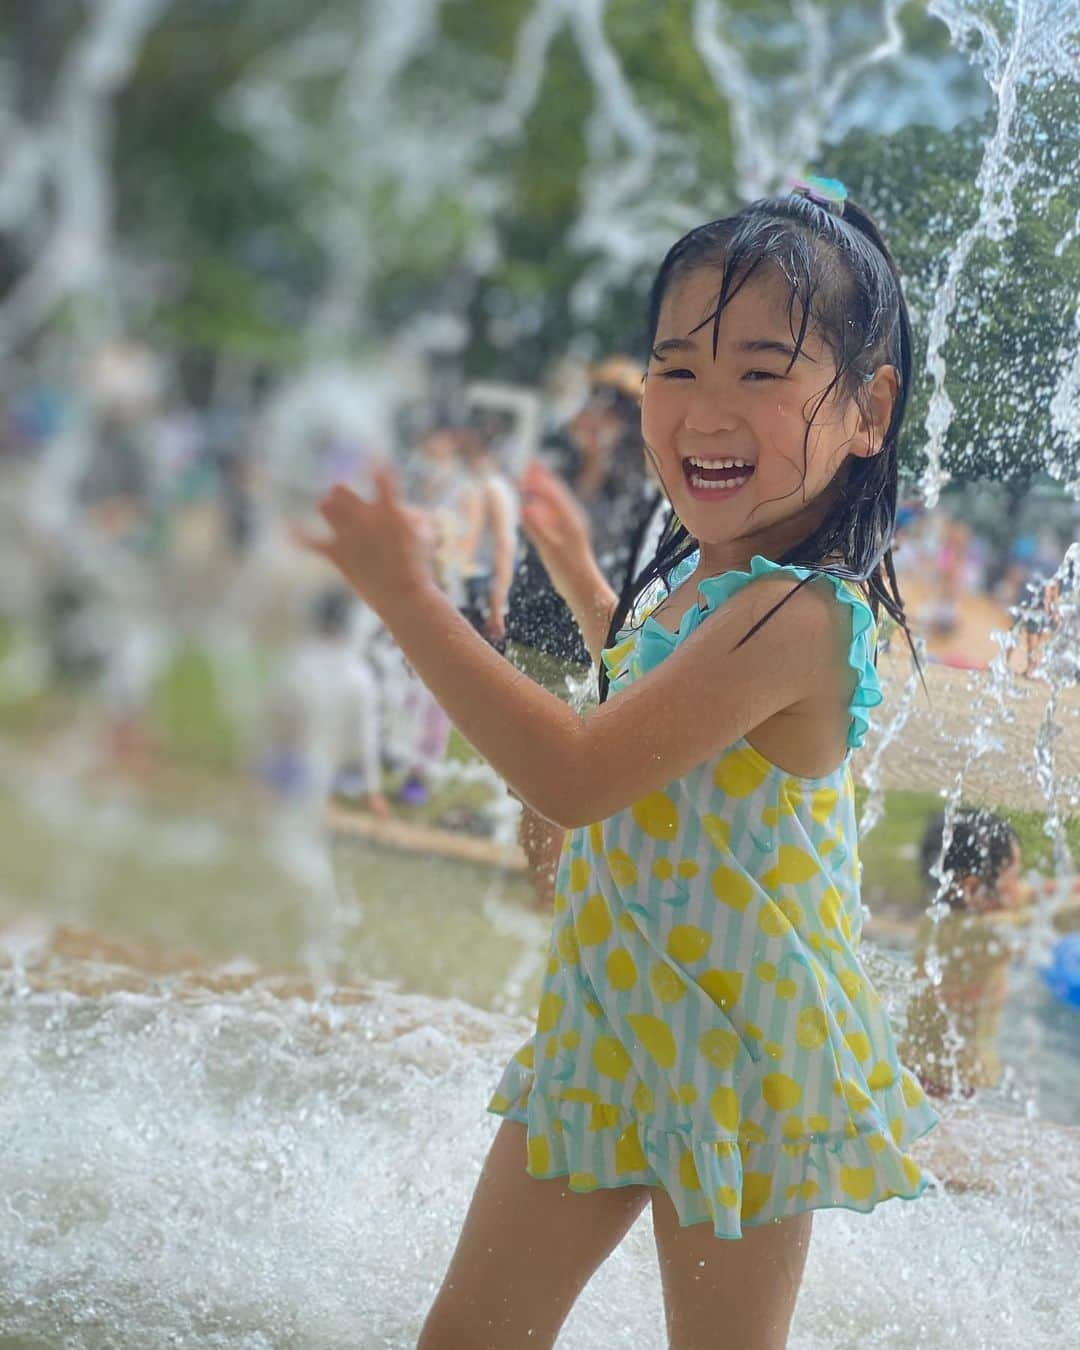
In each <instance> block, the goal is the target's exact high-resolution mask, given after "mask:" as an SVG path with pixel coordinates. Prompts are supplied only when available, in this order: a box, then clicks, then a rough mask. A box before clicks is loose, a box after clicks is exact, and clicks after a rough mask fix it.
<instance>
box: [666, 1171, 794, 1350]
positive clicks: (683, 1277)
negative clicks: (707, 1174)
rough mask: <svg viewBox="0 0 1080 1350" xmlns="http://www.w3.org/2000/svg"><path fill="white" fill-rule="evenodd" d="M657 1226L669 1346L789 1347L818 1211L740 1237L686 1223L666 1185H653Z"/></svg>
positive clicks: (711, 1349)
mask: <svg viewBox="0 0 1080 1350" xmlns="http://www.w3.org/2000/svg"><path fill="white" fill-rule="evenodd" d="M652 1196H653V1202H652V1212H653V1232H654V1233H655V1235H656V1250H657V1255H658V1256H659V1258H660V1278H661V1282H662V1284H663V1288H664V1311H665V1314H666V1316H667V1330H668V1345H669V1350H715V1348H716V1346H718V1345H719V1344H721V1340H718V1336H720V1335H721V1333H720V1331H719V1330H718V1329H719V1328H722V1329H723V1330H722V1343H723V1344H724V1345H726V1346H732V1347H735V1346H737V1347H738V1350H783V1347H784V1346H785V1345H786V1344H787V1337H788V1328H789V1327H790V1325H791V1318H792V1315H793V1313H794V1312H795V1300H796V1298H797V1297H798V1293H799V1284H800V1282H801V1281H802V1274H803V1267H804V1265H805V1264H806V1253H807V1251H808V1250H809V1247H810V1223H811V1215H809V1214H798V1215H796V1216H795V1217H794V1218H791V1219H779V1220H777V1221H776V1222H774V1223H764V1224H762V1225H761V1226H760V1227H757V1228H746V1229H744V1230H743V1236H742V1237H741V1238H739V1239H738V1240H736V1241H725V1240H724V1239H722V1238H718V1237H716V1235H715V1234H714V1233H713V1231H712V1225H711V1224H709V1223H695V1224H690V1225H689V1226H688V1227H686V1228H680V1227H679V1216H678V1215H677V1214H676V1212H675V1206H674V1205H673V1204H672V1203H671V1198H670V1197H669V1196H668V1194H667V1192H666V1191H663V1190H661V1189H660V1188H659V1187H654V1188H653V1191H652Z"/></svg>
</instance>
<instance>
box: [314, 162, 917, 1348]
mask: <svg viewBox="0 0 1080 1350" xmlns="http://www.w3.org/2000/svg"><path fill="white" fill-rule="evenodd" d="M649 331H650V345H651V355H650V360H649V366H648V370H647V373H646V376H645V386H644V399H643V405H642V431H643V436H644V440H645V443H646V446H647V449H648V453H649V455H650V457H651V459H652V462H653V464H654V466H655V469H656V472H657V476H658V478H659V479H660V481H661V482H662V483H663V485H664V489H665V491H666V493H667V494H668V496H669V497H670V500H671V502H672V506H673V508H674V513H675V523H674V525H673V527H672V528H671V529H669V530H668V531H667V533H666V535H665V537H664V538H663V539H662V540H661V543H660V545H659V549H658V554H657V557H656V558H655V560H654V561H653V562H652V564H651V565H650V566H649V567H647V568H646V569H645V570H644V572H643V573H642V575H641V576H640V577H639V578H638V579H637V582H636V584H635V585H633V586H632V587H628V589H627V592H626V593H625V594H623V595H622V596H621V597H616V596H615V595H614V594H613V593H612V592H611V591H610V589H609V588H608V587H607V585H606V583H605V582H604V581H603V579H602V576H601V574H600V572H599V570H598V569H597V567H596V565H595V561H594V560H593V559H592V557H591V555H590V553H589V550H588V545H587V540H586V537H585V535H584V533H583V532H582V531H581V530H580V528H579V523H578V522H577V521H576V518H575V517H574V515H573V513H572V512H567V511H564V510H563V508H562V506H561V505H560V501H561V499H560V497H559V495H558V494H557V493H548V492H546V491H545V482H546V479H545V475H544V474H543V473H542V472H539V471H536V470H534V471H533V472H532V473H531V474H530V475H529V477H528V479H527V482H526V488H527V491H528V492H529V493H530V494H531V496H532V501H531V503H530V505H529V507H528V508H527V517H528V519H527V528H528V529H529V531H530V534H531V536H532V538H533V540H534V542H535V543H536V544H537V546H538V548H539V549H540V550H541V552H542V555H543V557H544V561H545V564H546V565H547V566H548V567H549V569H550V571H551V573H552V579H553V581H554V582H555V584H556V585H557V586H558V587H559V588H560V590H561V591H562V592H563V594H564V596H565V597H566V599H567V601H568V602H569V604H570V607H571V609H572V610H573V612H574V614H575V616H576V618H577V620H578V623H579V625H580V627H581V629H582V633H583V636H584V638H585V640H586V643H587V645H588V647H589V648H590V650H591V651H592V652H593V654H594V655H595V656H599V657H600V658H601V659H602V669H601V698H602V706H601V707H600V708H599V709H597V710H596V711H595V712H594V713H593V714H592V715H591V716H590V717H588V719H582V718H581V717H580V716H579V715H578V714H577V713H575V712H574V711H573V710H572V709H571V708H569V707H567V706H566V705H565V704H563V703H562V702H560V701H559V699H558V698H556V697H555V696H554V695H550V694H548V693H546V692H544V691H543V690H541V689H540V688H539V687H538V686H536V685H534V684H532V683H531V682H530V681H529V680H528V679H526V678H525V677H524V676H523V675H522V674H521V673H520V672H518V671H516V670H514V669H513V668H512V667H511V666H509V665H508V664H507V663H506V662H505V661H503V660H502V659H501V658H500V657H499V656H498V654H497V653H495V652H493V651H492V650H491V649H490V648H489V647H488V646H487V644H486V643H484V641H483V640H482V639H481V638H480V637H478V636H477V635H476V634H475V633H473V632H472V631H471V630H470V629H469V626H468V624H467V623H466V622H465V621H464V620H463V619H461V618H460V616H459V615H458V614H457V613H456V612H455V611H454V610H453V608H452V606H451V605H449V604H448V603H447V602H446V600H445V599H444V598H443V597H442V596H441V595H440V594H439V593H438V591H437V589H436V588H435V587H434V586H433V585H432V583H431V580H430V577H429V574H428V569H427V565H426V563H425V560H424V554H423V549H422V547H421V544H420V542H419V541H418V540H417V538H416V537H415V535H414V534H413V532H412V531H411V529H410V527H409V523H408V520H409V518H408V516H407V515H406V513H405V511H404V510H403V508H402V507H401V505H400V504H399V502H398V500H397V497H396V495H395V491H394V488H393V484H392V482H391V480H390V479H389V478H387V477H386V476H383V477H382V478H381V479H380V483H379V491H378V499H377V500H376V501H375V502H374V503H373V504H367V503H365V502H364V501H362V500H361V499H360V498H358V497H357V496H355V494H353V493H351V492H350V491H349V490H348V489H346V488H344V487H337V488H335V489H334V490H333V491H332V492H331V493H330V494H329V496H328V497H327V498H326V500H325V501H324V503H323V505H322V508H321V509H322V514H323V516H324V517H325V519H326V521H327V522H328V524H329V526H330V527H331V531H332V534H331V536H330V537H329V538H317V537H315V536H313V535H311V534H307V533H305V534H302V535H300V536H299V538H300V541H301V542H302V543H303V544H304V545H305V546H307V547H308V548H311V549H314V550H316V551H318V552H320V553H322V554H323V555H324V556H325V557H327V558H328V559H330V560H331V561H332V562H333V563H334V564H335V565H336V566H337V567H338V568H339V570H340V571H341V572H342V574H343V575H344V576H345V577H346V578H347V579H348V580H349V581H350V582H351V583H352V584H353V585H354V586H355V588H356V589H357V590H358V591H359V592H360V594H361V595H362V596H363V598H364V599H365V600H366V601H367V602H368V603H369V604H370V605H372V606H373V607H374V608H375V609H376V610H378V612H379V613H380V614H381V615H382V616H383V617H384V619H385V622H386V623H387V625H388V626H389V627H390V628H391V629H392V631H393V633H394V635H395V637H396V638H397V640H398V642H399V643H400V644H401V647H402V649H403V650H404V652H405V654H406V656H407V657H408V659H409V661H410V662H411V663H412V665H413V666H414V668H415V669H416V670H417V671H418V673H419V674H420V676H421V677H422V678H423V679H424V680H425V681H426V682H427V683H428V684H430V686H431V688H432V690H433V691H434V692H435V693H436V695H437V696H438V698H439V699H440V701H441V702H442V703H443V705H444V706H445V707H446V709H447V711H448V712H449V713H450V715H451V717H452V718H453V719H454V721H455V722H456V723H457V725H458V726H459V728H460V729H461V731H462V733H463V734H464V735H465V736H466V737H467V738H468V739H469V740H470V741H471V742H472V744H473V745H474V746H475V747H476V748H477V749H478V750H479V751H480V753H482V754H483V755H485V756H486V757H487V759H488V760H490V762H491V763H492V765H494V767H495V768H496V769H497V770H498V772H499V773H500V774H501V775H502V776H503V777H504V778H505V779H506V781H507V783H508V784H509V785H510V788H511V790H512V791H514V792H515V793H516V794H517V795H519V796H520V797H521V798H522V799H523V800H524V801H526V802H528V803H529V804H531V805H532V806H533V807H534V808H535V809H536V810H537V811H539V812H540V813H541V814H542V815H544V816H546V817H547V818H548V819H549V820H551V821H553V822H555V823H556V824H558V825H561V826H563V827H565V828H566V829H567V831H568V834H567V838H566V842H565V845H564V848H563V853H562V858H561V862H560V868H559V875H558V879H557V886H556V897H555V916H554V925H553V932H552V938H551V947H550V958H549V961H548V965H547V973H546V977H545V982H544V989H543V995H542V997H541V1000H540V1007H539V1012H538V1015H537V1019H536V1029H535V1034H534V1035H533V1036H532V1037H531V1038H530V1040H529V1041H528V1042H527V1043H526V1044H525V1045H524V1046H522V1048H521V1049H520V1050H519V1051H518V1053H517V1054H516V1055H515V1056H514V1058H513V1060H512V1061H511V1062H510V1064H509V1065H508V1066H507V1068H506V1071H505V1073H504V1074H503V1077H502V1080H501V1082H500V1083H499V1084H498V1087H497V1090H496V1092H495V1095H494V1096H493V1097H492V1099H491V1102H490V1105H489V1110H491V1111H492V1112H493V1113H495V1114H497V1115H499V1116H502V1117H503V1118H504V1119H503V1123H502V1125H501V1126H500V1128H499V1131H498V1133H497V1135H496V1137H495V1141H494V1143H493V1145H492V1148H491V1152H490V1154H489V1155H488V1158H487V1161H486V1163H485V1165H484V1168H483V1171H482V1172H481V1175H480V1179H479V1182H478V1184H477V1188H476V1193H475V1195H474V1197H473V1200H472V1204H471V1206H470V1209H469V1212H468V1215H467V1217H466V1219H465V1224H464V1228H463V1231H462V1234H461V1237H460V1240H459V1242H458V1246H457V1249H456V1251H455V1253H454V1256H453V1259H452V1261H451V1264H450V1269H449V1271H448V1273H447V1275H446V1278H445V1281H444V1283H443V1286H442V1288H441V1289H440V1291H439V1294H438V1297H437V1299H436V1301H435V1304H434V1306H433V1307H432V1309H431V1311H430V1313H429V1315H428V1319H427V1322H426V1323H425V1326H424V1329H423V1332H422V1334H421V1338H420V1346H421V1347H422V1350H436V1347H439V1348H441V1347H455V1350H456V1348H457V1347H465V1346H469V1347H480V1346H485V1347H486V1346H490V1347H498V1348H500V1350H501V1348H502V1347H507V1348H509V1347H516V1346H519V1345H522V1346H523V1345H530V1346H550V1345H552V1344H553V1343H554V1341H555V1338H556V1336H557V1334H558V1331H559V1328H560V1326H561V1325H562V1323H563V1321H564V1319H565V1318H566V1315H567V1313H568V1312H569V1311H570V1308H571V1307H572V1305H573V1303H574V1300H575V1299H576V1297H577V1296H578V1294H579V1293H580V1291H581V1289H582V1288H583V1287H584V1285H585V1283H586V1282H587V1281H588V1279H589V1277H590V1276H591V1275H592V1273H593V1271H595V1270H596V1268H597V1266H599V1265H600V1263H601V1262H602V1261H603V1260H604V1259H605V1257H606V1256H607V1255H608V1253H609V1252H610V1251H611V1250H612V1248H613V1247H614V1246H615V1245H616V1244H617V1243H618V1242H619V1241H620V1239H621V1238H622V1237H623V1235H624V1234H625V1233H626V1231H627V1229H628V1228H629V1227H630V1225H631V1224H632V1223H633V1222H634V1220H635V1218H636V1217H637V1216H638V1214H639V1213H640V1212H641V1210H642V1208H643V1207H644V1206H645V1205H646V1204H651V1208H652V1222H653V1230H654V1233H655V1236H656V1242H657V1247H658V1251H659V1257H660V1270H661V1274H662V1283H663V1294H664V1304H665V1308H666V1315H667V1327H668V1335H669V1338H670V1344H671V1345H672V1346H674V1347H681V1348H683V1350H687V1348H688V1347H705V1346H714V1345H715V1344H716V1343H717V1337H718V1335H722V1337H723V1341H724V1344H726V1345H731V1346H739V1347H740V1350H756V1348H757V1347H778V1346H782V1345H784V1344H785V1342H786V1338H787V1331H788V1326H789V1324H790V1321H791V1317H792V1313H793V1311H794V1306H795V1299H796V1294H797V1291H798V1286H799V1281H800V1278H801V1275H802V1270H803V1265H804V1262H805V1259H806V1252H807V1246H808V1243H809V1238H810V1222H811V1213H812V1211H813V1210H814V1209H819V1208H824V1207H832V1206H844V1207H846V1208H849V1209H857V1210H862V1211H867V1210H870V1209H872V1208H873V1207H874V1205H876V1204H877V1203H878V1202H879V1201H881V1200H884V1199H887V1198H889V1197H891V1196H903V1197H905V1198H908V1199H910V1198H914V1197H915V1196H918V1195H919V1194H920V1193H921V1192H922V1190H923V1188H924V1186H925V1184H926V1183H925V1181H924V1179H923V1177H922V1176H920V1173H919V1168H918V1167H917V1165H916V1164H915V1163H914V1162H913V1161H912V1159H911V1158H910V1157H909V1155H908V1152H907V1150H908V1149H909V1147H910V1145H911V1143H912V1141H913V1140H914V1139H916V1138H918V1137H919V1135H921V1134H923V1133H924V1132H925V1131H926V1130H928V1129H929V1128H930V1127H931V1126H932V1125H933V1124H934V1123H935V1121H936V1119H937V1117H936V1115H935V1113H934V1111H933V1110H932V1108H931V1107H930V1105H929V1104H928V1102H927V1100H926V1098H925V1096H924V1094H923V1092H922V1090H921V1088H920V1087H919V1085H918V1083H917V1081H916V1080H915V1079H914V1077H913V1076H912V1075H910V1074H909V1073H907V1072H906V1071H905V1070H904V1069H902V1068H901V1066H900V1064H899V1063H898V1060H897V1055H896V1048H895V1042H894V1038H893V1034H892V1031H891V1030H890V1027H889V1023H888V1020H887V1017H886V1015H885V1011H884V1009H883V1007H882V1004H881V1000H880V998H879V997H878V995H877V994H876V992H875V991H874V989H873V988H872V987H871V985H870V983H869V981H868V979H867V976H866V973H865V971H864V970H863V968H862V966H861V965H860V962H859V959H858V956H857V955H856V948H857V946H858V942H859V934H860V928H861V910H860V902H859V879H858V873H859V864H858V860H857V844H856V826H855V814H854V803H853V787H852V778H851V773H850V768H849V757H850V753H851V749H852V748H853V747H855V746H858V745H859V744H860V743H861V742H862V739H863V735H864V733H865V730H866V726H867V723H868V715H867V710H868V709H869V708H871V707H873V706H874V705H875V704H877V703H878V702H879V701H880V698H881V695H880V692H879V688H878V682H877V676H876V673H875V669H874V613H875V611H876V610H877V608H878V607H879V606H884V608H885V609H886V610H887V611H888V612H889V613H891V614H892V615H893V616H894V617H895V618H897V620H898V621H899V622H901V623H903V620H904V615H903V608H902V606H901V604H900V600H899V596H898V593H897V587H896V580H895V574H894V572H893V567H892V561H891V556H890V551H889V545H890V540H891V536H892V530H893V522H894V516H895V510H896V484H897V466H896V452H897V437H898V433H899V430H900V424H901V421H902V418H903V413H904V408H905V404H906V401H907V396H908V392H909V388H910V381H911V373H912V357H911V334H910V326H909V322H908V317H907V311H906V308H905V304H904V300H903V296H902V294H901V289H900V284H899V280H898V277H897V273H896V269H895V267H894V265H893V263H892V260H891V258H890V256H889V254H888V251H887V249H886V247H885V245H884V243H883V242H882V240H881V237H880V235H879V233H878V231H877V229H876V227H875V226H874V224H873V223H872V222H871V220H870V219H869V217H868V216H867V215H866V214H865V213H864V212H863V211H862V210H860V209H859V208H857V207H856V206H854V205H853V204H852V203H850V202H847V203H846V206H845V204H844V203H843V201H842V200H841V199H840V197H839V194H837V193H834V194H833V195H832V196H831V197H829V196H826V195H824V193H823V192H821V191H820V190H819V187H818V185H816V184H813V183H812V184H800V185H798V186H797V188H796V189H795V191H793V192H791V193H789V194H785V195H781V196H777V197H774V198H768V199H765V200H762V201H757V202H754V203H752V204H751V205H749V206H747V207H745V208H744V209H743V210H741V211H739V212H738V213H737V214H736V215H734V216H731V217H729V218H726V219H723V220H718V221H713V222H711V223H709V224H707V225H703V226H701V227H699V228H698V229H695V230H693V231H691V232H690V233H689V234H688V235H686V236H685V237H684V238H683V239H681V240H679V242H678V243H677V244H675V245H674V247H673V248H672V249H671V251H670V252H669V253H668V255H667V257H666V258H665V259H664V262H663V265H662V266H661V268H660V272H659V274H658V276H657V279H656V281H655V283H654V286H653V290H652V295H651V300H650V305H649ZM658 591H661V592H666V593H667V594H666V598H665V599H664V600H663V602H662V603H661V604H660V605H659V606H658V607H657V608H655V609H654V610H653V611H652V612H651V613H650V614H648V616H647V617H644V613H643V611H644V609H646V608H647V606H648V604H649V603H650V602H651V601H653V600H655V599H657V598H658V595H657V592H658ZM628 625H629V626H628ZM607 695H610V696H609V697H605V696H607Z"/></svg>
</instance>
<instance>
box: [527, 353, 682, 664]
mask: <svg viewBox="0 0 1080 1350" xmlns="http://www.w3.org/2000/svg"><path fill="white" fill-rule="evenodd" d="M556 373H557V377H558V380H559V382H560V383H559V390H558V395H557V396H558V405H559V407H560V408H561V409H562V410H563V413H564V415H565V413H566V412H569V414H570V415H569V417H568V418H567V420H566V421H565V422H564V423H563V424H562V425H560V426H557V427H555V428H553V429H552V431H551V432H550V433H549V434H548V436H547V437H546V438H545V441H544V444H543V446H542V447H541V453H540V456H539V458H540V459H541V461H542V462H543V463H544V464H545V465H546V466H547V467H548V468H549V469H551V470H552V472H554V473H555V474H557V475H558V476H559V477H560V478H561V479H562V480H563V481H564V482H565V483H566V484H567V485H568V486H569V487H570V489H571V491H572V492H574V494H575V495H576V496H577V497H578V500H580V501H581V504H582V506H583V508H584V510H585V516H586V519H587V521H588V528H589V534H590V539H591V540H592V548H593V551H594V553H595V554H596V559H597V562H598V563H599V565H600V569H601V571H602V572H603V574H604V576H605V577H606V578H607V580H608V582H609V583H610V584H611V586H612V587H613V588H614V590H615V591H616V592H617V593H621V591H622V589H623V587H624V586H625V585H626V584H627V582H628V580H629V579H630V577H629V573H630V571H631V569H632V567H633V565H634V561H635V559H637V558H638V557H642V556H644V554H645V553H646V552H647V549H646V544H645V536H646V534H647V533H648V531H649V528H650V526H655V527H657V528H654V529H653V533H652V536H651V537H652V542H653V543H655V538H656V535H657V532H658V527H659V526H661V525H662V523H663V520H664V519H665V518H666V514H667V503H666V501H664V499H663V498H662V496H661V494H660V492H659V488H658V486H657V484H656V482H655V479H654V478H653V476H652V474H651V472H650V469H649V467H648V464H647V461H646V457H645V447H644V443H643V442H642V439H641V412H640V398H641V378H642V370H641V367H640V366H639V365H638V364H637V363H635V362H634V361H633V360H631V359H630V358H629V357H626V356H621V355H616V356H612V357H610V358H608V359H607V360H605V361H601V362H599V363H598V364H596V365H593V366H590V367H589V368H588V370H587V371H586V372H585V374H584V380H583V388H582V389H580V390H578V389H576V387H575V388H570V389H569V391H568V392H567V391H566V390H564V386H570V385H572V384H574V382H575V377H576V376H577V375H579V374H580V372H576V371H574V372H572V371H570V370H569V369H560V370H559V371H557V372H556ZM648 556H651V552H649V555H648ZM507 632H508V634H509V636H510V637H511V638H512V639H513V641H515V642H518V643H520V644H522V645H523V646H526V647H530V648H533V649H535V650H537V651H540V652H543V653H545V654H547V655H550V656H554V657H556V658H557V659H558V660H560V661H564V662H567V663H570V664H573V665H579V666H585V665H588V663H589V653H588V652H587V651H586V649H585V647H584V645H583V643H582V641H581V637H580V635H579V633H578V631H577V627H576V625H575V623H574V620H573V616H572V615H571V613H570V611H569V609H568V608H567V606H566V604H565V602H564V601H563V599H562V597H561V596H559V594H558V592H557V591H555V590H554V589H553V588H552V585H551V582H550V580H549V578H548V576H547V573H546V572H545V570H544V566H543V564H542V563H541V561H540V558H539V555H538V554H537V551H536V548H535V546H534V545H533V544H532V542H531V541H529V542H528V544H527V547H526V549H525V555H524V558H523V560H522V562H521V564H520V566H519V567H518V569H517V572H516V575H515V577H514V582H513V585H512V587H511V592H510V600H509V614H508V618H507Z"/></svg>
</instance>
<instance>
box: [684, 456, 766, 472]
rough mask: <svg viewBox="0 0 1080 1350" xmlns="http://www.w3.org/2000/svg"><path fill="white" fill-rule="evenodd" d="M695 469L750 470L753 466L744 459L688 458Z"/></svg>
mask: <svg viewBox="0 0 1080 1350" xmlns="http://www.w3.org/2000/svg"><path fill="white" fill-rule="evenodd" d="M689 459H690V463H691V464H692V465H693V466H694V468H695V469H752V468H753V467H754V466H753V465H752V464H751V463H750V461H749V460H745V459H700V458H698V456H697V455H691V456H690V457H689Z"/></svg>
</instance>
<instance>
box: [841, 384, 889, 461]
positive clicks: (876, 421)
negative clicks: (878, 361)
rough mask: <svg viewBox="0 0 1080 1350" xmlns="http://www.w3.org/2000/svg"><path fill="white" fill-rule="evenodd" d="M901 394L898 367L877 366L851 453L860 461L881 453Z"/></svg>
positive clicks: (865, 396)
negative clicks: (897, 399) (865, 410)
mask: <svg viewBox="0 0 1080 1350" xmlns="http://www.w3.org/2000/svg"><path fill="white" fill-rule="evenodd" d="M899 391H900V377H899V376H898V375H897V373H896V367H895V366H878V368H877V370H876V371H875V372H874V377H873V379H872V380H871V381H870V383H869V384H868V385H867V386H866V390H865V394H864V403H865V406H866V408H867V409H868V412H867V413H864V414H863V416H862V418H861V420H860V426H859V430H858V432H857V433H856V435H855V438H854V440H853V441H852V443H851V446H850V450H849V453H850V454H852V455H857V456H858V457H859V459H871V458H872V457H873V456H874V455H877V454H880V453H881V448H882V445H883V444H884V441H885V433H886V431H888V429H889V422H890V420H891V419H892V411H893V407H894V405H895V403H896V396H897V394H898V393H899Z"/></svg>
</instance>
